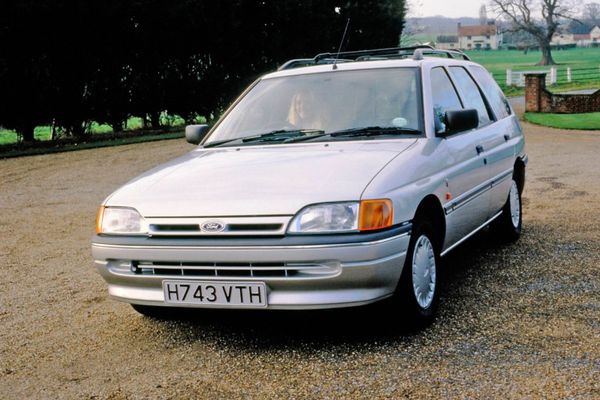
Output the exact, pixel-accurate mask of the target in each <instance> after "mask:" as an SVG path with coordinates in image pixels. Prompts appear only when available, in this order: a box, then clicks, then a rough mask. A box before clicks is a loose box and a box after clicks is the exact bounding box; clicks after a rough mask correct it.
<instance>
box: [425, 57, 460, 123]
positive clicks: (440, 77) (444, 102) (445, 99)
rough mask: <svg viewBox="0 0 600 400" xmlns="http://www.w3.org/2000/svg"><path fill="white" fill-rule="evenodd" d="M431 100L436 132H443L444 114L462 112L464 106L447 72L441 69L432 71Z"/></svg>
mask: <svg viewBox="0 0 600 400" xmlns="http://www.w3.org/2000/svg"><path fill="white" fill-rule="evenodd" d="M431 94H432V96H431V100H432V101H433V115H434V118H435V131H436V132H443V131H444V130H445V129H446V127H445V125H444V114H445V113H446V111H454V110H462V108H463V106H462V104H461V102H460V99H459V98H458V93H456V89H454V85H452V81H450V78H449V77H448V74H447V73H446V71H445V70H444V69H443V68H441V67H437V68H433V69H432V70H431Z"/></svg>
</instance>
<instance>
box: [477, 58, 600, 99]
mask: <svg viewBox="0 0 600 400" xmlns="http://www.w3.org/2000/svg"><path fill="white" fill-rule="evenodd" d="M466 53H467V55H468V56H469V57H471V59H472V60H473V61H475V62H477V63H479V64H481V65H483V66H484V67H485V68H487V70H488V71H490V72H491V74H492V75H493V76H494V78H495V79H496V81H497V82H498V83H499V84H500V86H501V87H502V89H503V90H504V92H505V94H506V95H508V96H517V95H522V94H523V88H513V87H510V88H507V87H506V69H507V68H510V69H512V70H513V71H549V70H550V67H549V66H543V67H540V66H536V65H535V64H536V63H537V62H538V61H539V60H540V58H541V53H540V52H539V51H529V52H528V53H527V54H524V52H523V51H519V50H489V51H486V50H473V51H467V52H466ZM552 57H553V58H554V61H556V62H557V63H558V65H556V67H557V84H556V85H552V86H549V87H548V88H549V89H550V90H552V91H553V92H560V91H565V90H574V89H591V88H600V48H575V49H566V50H553V51H552ZM567 67H571V80H572V81H571V82H567Z"/></svg>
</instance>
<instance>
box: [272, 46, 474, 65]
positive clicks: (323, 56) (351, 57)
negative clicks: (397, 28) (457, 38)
mask: <svg viewBox="0 0 600 400" xmlns="http://www.w3.org/2000/svg"><path fill="white" fill-rule="evenodd" d="M424 54H444V55H446V56H447V57H448V58H457V57H461V58H462V59H463V60H470V59H469V57H468V56H467V55H466V54H464V53H463V52H462V51H458V50H441V49H436V48H434V47H432V46H429V45H420V46H410V47H388V48H383V49H370V50H356V51H344V52H341V53H339V54H337V53H320V54H317V55H316V56H314V57H313V58H298V59H292V60H289V61H287V62H285V63H284V64H283V65H282V66H281V67H279V68H278V69H277V70H278V71H282V70H285V69H292V68H298V67H306V66H309V65H319V64H333V62H334V61H335V60H336V59H337V62H338V63H343V62H352V61H368V60H384V59H390V58H406V57H410V56H412V57H413V59H415V60H422V59H423V55H424Z"/></svg>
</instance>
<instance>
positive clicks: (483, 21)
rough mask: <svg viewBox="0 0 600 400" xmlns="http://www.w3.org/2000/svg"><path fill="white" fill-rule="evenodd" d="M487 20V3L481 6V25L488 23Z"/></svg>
mask: <svg viewBox="0 0 600 400" xmlns="http://www.w3.org/2000/svg"><path fill="white" fill-rule="evenodd" d="M487 21H488V17H487V8H486V7H485V4H482V5H481V7H479V25H485V24H487Z"/></svg>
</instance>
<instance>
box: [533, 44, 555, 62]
mask: <svg viewBox="0 0 600 400" xmlns="http://www.w3.org/2000/svg"><path fill="white" fill-rule="evenodd" d="M540 50H541V51H542V59H541V60H540V62H538V63H537V64H536V65H554V64H556V63H555V62H554V59H553V58H552V51H551V49H550V43H548V42H546V41H540Z"/></svg>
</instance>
